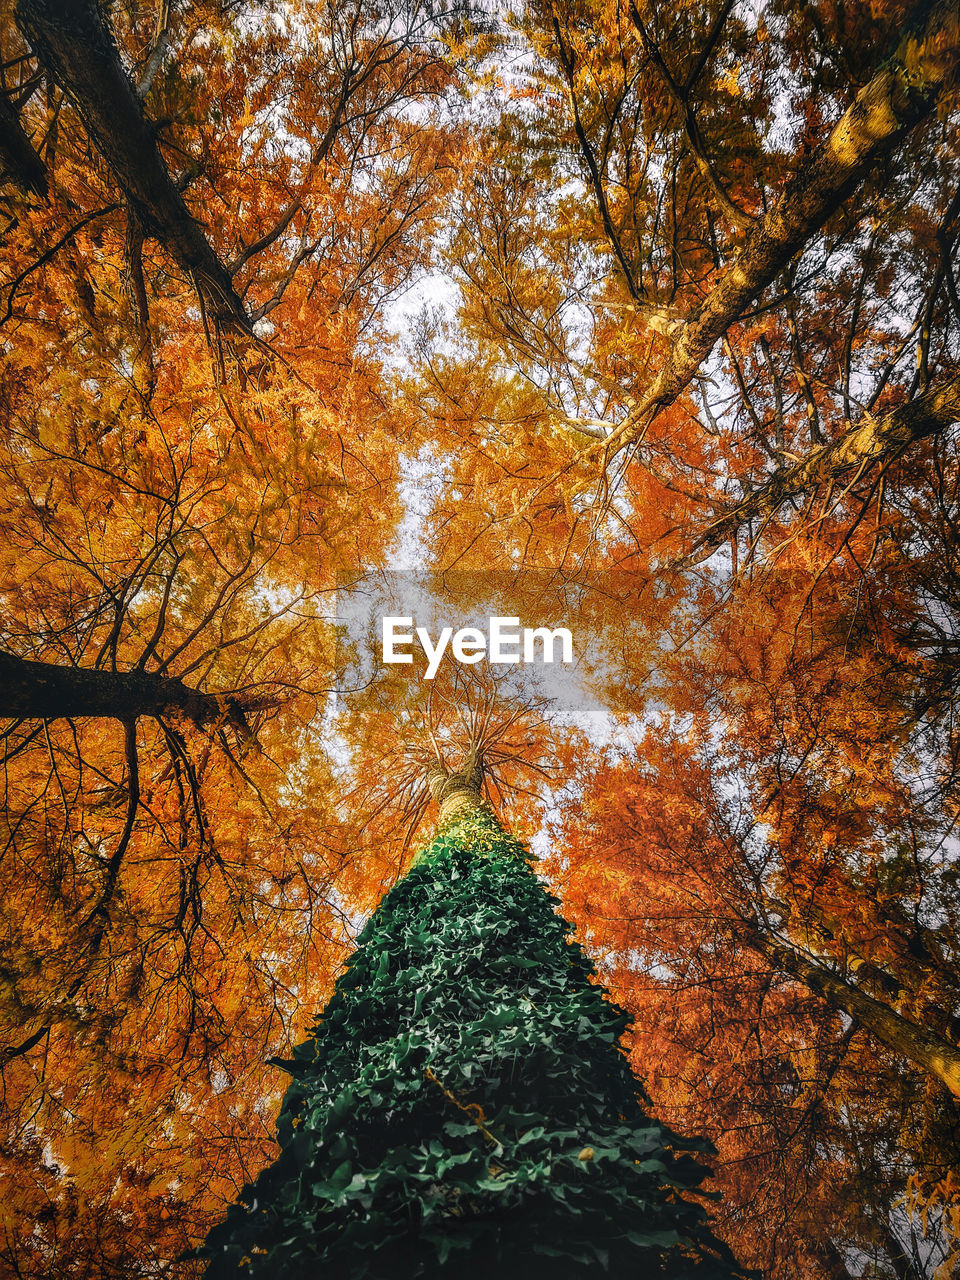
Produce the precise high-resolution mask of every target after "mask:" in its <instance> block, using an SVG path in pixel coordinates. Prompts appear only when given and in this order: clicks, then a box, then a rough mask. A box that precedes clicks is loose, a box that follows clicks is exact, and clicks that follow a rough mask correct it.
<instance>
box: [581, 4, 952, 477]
mask: <svg viewBox="0 0 960 1280" xmlns="http://www.w3.org/2000/svg"><path fill="white" fill-rule="evenodd" d="M958 64H960V13H958V6H957V3H956V0H935V2H934V3H931V0H921V3H920V4H919V5H918V6H917V8H916V9H915V10H914V13H913V15H912V18H911V20H910V21H909V22H908V24H907V31H906V32H905V34H904V36H903V38H902V39H901V41H900V43H899V44H898V46H897V49H896V51H895V52H894V54H893V56H892V57H890V58H889V59H887V60H886V61H885V62H884V64H883V66H882V67H881V68H880V70H879V71H878V72H877V74H876V75H875V76H874V77H873V79H872V80H870V81H869V83H868V84H866V85H865V86H864V87H863V89H861V90H860V92H859V93H858V94H857V97H856V99H855V101H854V102H853V103H852V104H851V106H850V107H849V108H848V109H847V111H845V112H844V114H843V116H841V118H840V120H839V121H838V122H837V124H836V125H835V126H834V128H833V129H832V131H831V133H830V135H829V137H828V138H826V140H825V141H824V142H823V143H821V145H820V146H819V147H818V148H817V149H816V151H815V152H814V153H813V155H812V156H811V157H810V159H809V161H808V162H807V163H806V164H805V165H804V166H803V168H802V169H800V171H799V172H798V173H797V174H795V175H794V177H793V178H792V179H791V180H790V182H788V183H787V185H786V187H785V188H784V190H783V192H782V193H781V195H780V198H779V199H778V200H777V202H776V204H775V205H774V206H773V208H772V209H771V210H770V211H769V213H767V214H766V215H765V216H764V217H763V218H762V219H761V220H760V221H758V222H755V223H754V224H753V227H752V228H751V230H750V231H749V232H748V233H747V236H746V238H745V240H744V243H743V247H742V249H741V250H740V253H739V254H738V255H737V257H736V258H735V259H734V261H733V262H732V263H731V264H730V266H729V267H727V268H726V270H725V271H724V272H723V274H722V275H721V276H720V278H719V280H718V281H717V283H716V285H714V287H713V289H712V290H711V292H710V293H709V294H708V295H707V297H706V299H705V300H704V301H703V303H702V304H701V305H700V307H699V309H698V310H697V311H696V313H695V314H694V315H693V316H691V318H690V319H689V320H688V321H687V322H686V323H685V324H683V325H682V326H679V327H678V330H677V333H676V336H675V339H674V342H673V345H672V348H671V350H670V353H669V355H668V357H667V360H666V363H665V364H664V367H663V368H662V369H661V371H660V373H659V374H658V375H657V377H656V378H655V379H654V382H653V385H652V386H651V388H650V390H649V391H648V392H647V394H646V395H645V396H644V397H643V399H642V400H641V401H640V403H639V404H638V405H637V407H636V408H635V409H633V410H631V412H630V413H629V414H627V416H626V417H625V418H624V420H623V422H621V423H620V424H619V426H618V427H617V428H616V430H615V431H614V432H613V433H612V434H611V436H610V438H609V440H608V442H607V444H606V446H605V448H604V456H605V458H606V460H607V461H609V460H610V459H611V458H612V457H613V456H614V454H615V453H617V452H619V451H620V450H621V449H624V448H626V447H627V445H629V444H631V443H632V442H633V441H634V440H636V439H637V438H638V437H640V436H642V435H643V433H644V432H645V431H646V429H647V428H648V427H649V425H650V423H651V422H652V421H653V419H654V418H655V417H656V416H657V415H658V414H659V413H660V412H661V411H662V410H663V409H665V408H667V407H668V406H669V405H671V404H673V403H674V401H675V400H676V399H677V397H678V396H679V395H680V394H681V393H682V392H683V391H684V390H685V389H686V387H687V386H689V384H690V383H691V381H692V380H693V378H694V377H695V375H696V373H697V370H698V369H699V368H700V365H701V363H702V362H703V360H705V359H706V357H707V356H708V355H709V354H710V352H711V350H712V349H713V346H714V344H715V343H716V342H717V340H718V339H719V338H720V337H722V336H723V334H724V333H725V332H726V331H727V329H729V327H730V326H731V325H732V324H733V323H735V321H737V320H738V319H739V318H740V316H741V315H742V314H743V312H744V310H745V309H746V308H747V307H748V306H749V305H750V304H751V303H752V302H754V301H755V300H756V298H757V297H758V296H759V295H760V293H761V292H762V291H763V290H764V289H765V288H766V287H767V286H768V285H769V284H771V283H772V281H773V280H774V279H775V278H776V276H777V275H778V274H779V272H781V271H782V270H783V269H784V267H785V266H786V265H787V264H788V263H789V261H790V260H791V258H793V257H794V255H795V254H796V253H798V252H799V251H800V250H801V249H802V248H803V247H804V245H805V244H806V243H807V241H808V240H809V239H810V238H811V237H812V236H813V235H814V234H815V233H816V232H817V231H819V230H820V228H821V227H822V226H823V224H824V223H825V222H826V221H827V219H828V218H829V217H830V215H831V214H832V213H834V212H835V211H836V210H837V209H839V208H840V206H841V205H842V204H843V203H844V201H845V200H847V199H848V198H849V196H850V195H851V194H852V193H853V192H854V191H855V190H856V188H857V187H858V186H859V185H860V183H861V182H862V181H863V179H864V178H865V177H866V175H867V174H868V173H869V171H870V169H871V168H872V167H873V166H874V165H875V164H876V163H877V161H878V160H880V159H882V158H883V157H885V156H887V155H889V154H890V153H891V152H892V151H893V150H894V148H895V147H897V146H898V145H899V143H900V142H902V141H903V139H904V138H905V137H906V135H907V134H908V133H909V132H910V131H911V130H912V129H913V128H915V127H916V125H918V124H919V123H920V122H921V121H922V120H924V119H925V118H926V117H927V116H928V115H930V113H931V112H932V111H933V109H934V107H935V106H936V103H937V100H938V98H939V97H940V95H941V94H942V93H943V92H944V91H945V90H946V89H947V88H948V87H950V86H951V85H952V84H954V83H955V80H956V74H957V69H958Z"/></svg>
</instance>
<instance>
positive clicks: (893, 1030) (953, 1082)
mask: <svg viewBox="0 0 960 1280" xmlns="http://www.w3.org/2000/svg"><path fill="white" fill-rule="evenodd" d="M745 940H746V941H747V942H748V944H749V945H750V946H751V947H752V948H753V949H754V950H755V951H758V952H759V953H760V954H761V955H763V956H764V957H765V958H766V959H767V960H768V961H770V963H771V964H773V965H774V966H775V967H776V968H778V969H781V970H784V971H785V972H786V973H789V974H790V975H791V977H793V978H796V979H797V981H798V982H801V983H802V984H803V985H804V986H805V987H807V988H809V990H811V991H813V992H815V993H816V994H817V995H819V996H822V997H823V998H824V1000H826V1001H827V1003H828V1004H830V1005H832V1006H833V1008H834V1009H837V1010H840V1011H841V1012H843V1013H846V1014H847V1015H848V1016H849V1017H851V1018H853V1019H854V1021H855V1022H857V1023H858V1024H859V1025H860V1026H861V1027H863V1028H864V1030H865V1031H869V1032H870V1033H871V1035H873V1036H875V1037H876V1038H877V1039H878V1040H879V1041H881V1042H882V1043H883V1044H885V1045H886V1046H887V1047H888V1048H890V1049H892V1050H893V1051H894V1052H895V1053H898V1054H900V1055H901V1056H902V1057H904V1058H906V1059H907V1060H908V1061H909V1062H912V1063H913V1064H914V1065H915V1066H917V1067H919V1068H920V1069H921V1070H922V1071H925V1072H927V1073H928V1074H929V1075H932V1076H934V1077H935V1078H936V1079H937V1080H939V1081H941V1083H942V1084H945V1085H946V1086H947V1088H948V1089H949V1090H950V1092H951V1093H953V1094H955V1095H956V1096H957V1097H960V1048H958V1047H957V1046H956V1045H955V1044H952V1043H951V1042H950V1041H949V1040H947V1039H945V1038H944V1037H943V1036H941V1035H938V1034H937V1033H936V1032H935V1031H930V1030H928V1029H927V1028H926V1027H921V1026H918V1025H917V1024H916V1023H915V1022H911V1021H910V1019H909V1018H905V1017H903V1015H902V1014H899V1013H897V1012H896V1011H895V1010H893V1009H891V1008H890V1007H889V1006H888V1005H885V1004H883V1003H882V1002H881V1001H879V1000H875V999H874V997H873V996H869V995H867V993H866V992H865V991H861V990H860V988H859V987H857V986H855V985H854V984H853V983H852V982H848V981H847V980H846V979H845V978H842V977H841V976H840V975H839V974H837V973H833V972H831V971H830V970H829V969H826V968H824V966H823V965H820V964H817V963H816V962H815V961H813V960H810V959H808V958H807V957H806V956H805V955H804V954H803V953H802V952H801V951H799V950H797V949H796V948H794V947H791V946H789V945H788V944H787V943H784V942H780V941H778V940H776V939H774V938H771V937H770V936H769V935H767V934H764V933H762V932H761V931H760V930H750V931H749V932H748V933H746V934H745Z"/></svg>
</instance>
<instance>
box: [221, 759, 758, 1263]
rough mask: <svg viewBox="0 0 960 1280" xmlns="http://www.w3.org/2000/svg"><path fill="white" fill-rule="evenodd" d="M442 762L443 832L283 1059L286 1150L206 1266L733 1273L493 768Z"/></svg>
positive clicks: (691, 1169) (235, 1214)
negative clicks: (491, 800) (501, 808)
mask: <svg viewBox="0 0 960 1280" xmlns="http://www.w3.org/2000/svg"><path fill="white" fill-rule="evenodd" d="M429 781H430V784H431V789H432V791H433V793H434V795H435V796H436V798H437V800H438V802H439V804H440V819H439V822H438V827H437V833H436V837H435V839H434V840H433V841H432V842H431V843H430V844H429V845H427V847H426V848H425V849H423V850H422V851H421V853H420V854H419V855H418V857H417V858H416V859H415V860H414V863H413V865H412V867H411V869H410V871H409V872H408V873H407V875H406V876H405V877H404V879H403V880H401V881H400V882H399V884H397V885H395V886H394V888H393V889H392V890H391V891H390V893H388V894H387V896H386V897H385V898H384V900H383V902H381V904H380V906H379V907H378V909H377V911H376V912H375V913H374V915H373V916H372V917H371V919H370V920H369V921H368V922H367V924H366V926H365V927H364V929H363V931H362V933H361V934H360V936H359V938H358V939H357V949H356V951H355V952H354V954H353V955H352V956H351V958H350V960H349V962H348V965H347V968H346V971H345V972H344V974H343V975H342V976H341V977H340V978H339V979H338V981H337V985H336V989H335V991H334V994H333V996H332V998H331V999H330V1001H329V1002H328V1004H327V1006H326V1008H325V1010H324V1011H323V1014H322V1015H321V1017H320V1018H319V1019H318V1021H317V1023H316V1025H315V1027H314V1029H313V1031H312V1033H311V1036H310V1038H309V1039H308V1040H307V1042H306V1043H305V1044H302V1045H298V1046H297V1048H296V1049H295V1050H294V1056H293V1058H291V1059H287V1060H280V1061H279V1062H277V1065H280V1066H282V1067H283V1068H284V1069H285V1070H287V1071H289V1073H290V1075H291V1076H292V1077H293V1081H292V1083H291V1085H290V1088H289V1089H288V1091H287V1094H286V1097H285V1098H284V1102H283V1106H282V1108H281V1111H280V1117H279V1123H278V1140H279V1150H278V1152H277V1158H276V1160H275V1161H274V1163H273V1164H272V1165H270V1166H268V1167H267V1168H266V1169H264V1170H263V1172H262V1173H260V1175H259V1177H258V1178H257V1180H256V1183H255V1184H254V1185H253V1186H249V1187H246V1188H245V1189H244V1191H243V1192H242V1193H241V1199H240V1203H239V1204H236V1205H233V1206H232V1207H231V1208H230V1210H229V1213H228V1215H227V1218H226V1221H225V1222H223V1223H222V1224H220V1225H218V1226H216V1227H214V1229H213V1230H212V1231H211V1232H210V1234H209V1236H208V1237H207V1241H206V1244H205V1246H204V1248H203V1250H202V1251H201V1252H202V1256H205V1257H207V1258H208V1259H209V1266H208V1269H207V1271H206V1278H207V1280H275V1277H278V1276H284V1277H287V1276H293V1275H297V1276H306V1275H317V1276H321V1275H323V1276H331V1277H333V1276H336V1277H337V1280H354V1277H355V1278H356V1280H360V1277H365V1278H366V1280H392V1278H394V1277H398V1276H429V1277H431V1278H432V1280H489V1278H490V1277H493V1276H496V1277H498V1280H531V1277H541V1276H556V1277H558V1278H563V1280H566V1278H567V1277H576V1280H628V1277H636V1276H650V1277H655V1276H659V1277H661V1278H662V1280H687V1278H688V1277H690V1276H691V1275H694V1274H697V1275H699V1274H700V1273H701V1272H703V1273H704V1274H705V1275H709V1276H711V1277H714V1280H724V1278H726V1280H734V1278H735V1277H737V1278H739V1277H742V1273H741V1272H740V1271H739V1269H738V1268H737V1266H736V1264H735V1263H734V1262H733V1259H732V1258H731V1256H730V1254H729V1252H728V1251H727V1250H726V1249H725V1248H724V1246H722V1245H721V1244H720V1243H719V1241H717V1240H716V1239H715V1238H714V1237H713V1235H712V1233H711V1231H710V1229H709V1227H708V1226H707V1223H706V1221H705V1214H704V1212H703V1210H702V1209H701V1208H700V1207H699V1206H698V1205H697V1204H695V1203H693V1202H692V1201H691V1200H690V1199H689V1198H688V1196H687V1195H686V1194H684V1193H689V1192H690V1191H693V1190H694V1189H695V1188H696V1187H697V1186H698V1185H699V1182H700V1180H701V1178H702V1176H703V1174H704V1172H705V1170H704V1169H703V1167H702V1166H700V1165H699V1164H698V1163H697V1162H696V1160H695V1159H693V1158H691V1157H692V1156H695V1155H696V1154H698V1153H700V1152H703V1151H705V1150H707V1149H708V1146H707V1144H706V1143H704V1142H702V1141H698V1140H697V1139H687V1138H681V1137H679V1136H678V1135H677V1134H675V1133H671V1132H670V1131H669V1130H667V1129H666V1128H665V1127H664V1126H663V1125H661V1124H660V1123H658V1122H657V1121H656V1120H654V1119H653V1118H652V1117H650V1116H649V1114H648V1113H647V1112H646V1102H645V1098H644V1095H643V1090H642V1086H641V1085H640V1083H639V1082H638V1081H637V1079H636V1077H635V1076H634V1075H633V1074H632V1072H631V1071H630V1067H629V1063H628V1061H627V1058H626V1055H625V1054H623V1053H622V1052H621V1051H620V1048H619V1037H620V1035H621V1033H622V1031H623V1029H624V1027H625V1025H626V1022H627V1019H626V1017H625V1015H624V1014H623V1013H622V1012H621V1011H620V1010H619V1009H618V1008H617V1007H616V1006H615V1005H614V1004H612V1003H611V1001H609V1000H608V999H606V997H605V995H604V992H603V989H602V987H601V986H600V985H599V983H597V982H595V981H592V980H591V979H593V978H594V977H595V976H596V975H595V971H594V969H593V967H592V965H591V964H590V962H589V961H588V960H587V958H586V957H585V955H584V954H583V952H582V951H581V949H580V948H579V947H578V946H577V945H576V944H575V943H572V942H571V941H570V938H569V933H570V928H569V926H568V925H567V924H566V923H565V922H564V921H563V919H562V917H560V916H559V915H558V914H557V912H556V911H555V910H554V905H555V904H554V900H553V899H551V898H550V897H549V895H548V894H547V893H546V892H545V890H544V887H543V885H542V884H541V883H540V882H539V881H538V879H537V877H536V875H535V874H534V872H533V869H532V868H531V867H530V865H529V863H528V861H527V858H526V856H525V854H524V850H523V847H522V846H521V845H520V844H519V842H518V841H516V840H515V839H514V838H513V837H512V836H510V835H509V834H508V833H507V832H506V831H505V830H504V829H503V827H502V826H500V824H499V822H498V821H497V819H496V817H495V816H494V814H493V813H492V811H491V810H490V808H489V807H488V806H486V805H485V804H484V803H483V800H482V798H481V795H480V789H479V788H480V770H479V768H478V767H476V766H475V765H474V764H473V762H472V761H469V760H468V762H467V765H466V767H465V768H464V769H462V770H460V771H458V772H456V773H448V772H447V771H446V770H444V769H440V768H438V769H435V770H434V771H433V772H432V774H431V776H430V779H429Z"/></svg>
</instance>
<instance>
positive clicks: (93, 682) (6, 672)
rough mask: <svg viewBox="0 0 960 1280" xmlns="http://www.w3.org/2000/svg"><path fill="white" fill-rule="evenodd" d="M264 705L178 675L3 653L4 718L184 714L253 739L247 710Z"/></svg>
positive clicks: (0, 690) (0, 697)
mask: <svg viewBox="0 0 960 1280" xmlns="http://www.w3.org/2000/svg"><path fill="white" fill-rule="evenodd" d="M254 704H255V705H256V707H258V708H259V707H262V706H263V705H264V703H263V700H262V699H256V700H254V699H244V698H243V697H242V696H241V695H238V694H236V693H229V694H218V693H201V692H200V691H199V690H197V689H192V688H191V687H190V686H189V685H186V684H184V683H183V681H182V680H178V679H177V678H176V677H175V676H161V675H156V674H155V673H153V672H148V671H91V670H84V669H83V668H80V667H61V666H58V665H57V664H55V663H50V662H32V661H30V660H28V659H26V658H20V657H17V656H16V655H15V654H12V653H4V652H2V651H0V718H4V717H14V718H17V719H21V720H34V719H36V720H59V719H67V718H70V719H72V718H73V717H84V716H105V717H110V718H112V719H115V720H122V721H124V722H129V721H131V720H135V719H137V717H139V716H154V717H157V716H183V717H185V718H186V719H188V720H191V721H192V722H193V723H194V724H196V725H199V726H202V725H207V724H213V723H215V722H216V721H218V720H224V719H226V720H229V721H230V723H231V724H233V725H234V727H235V728H236V729H237V730H238V731H239V732H240V734H241V735H242V736H244V737H246V736H248V735H249V726H248V724H247V719H246V712H247V711H250V710H252V709H253V708H254Z"/></svg>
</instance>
